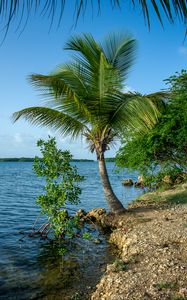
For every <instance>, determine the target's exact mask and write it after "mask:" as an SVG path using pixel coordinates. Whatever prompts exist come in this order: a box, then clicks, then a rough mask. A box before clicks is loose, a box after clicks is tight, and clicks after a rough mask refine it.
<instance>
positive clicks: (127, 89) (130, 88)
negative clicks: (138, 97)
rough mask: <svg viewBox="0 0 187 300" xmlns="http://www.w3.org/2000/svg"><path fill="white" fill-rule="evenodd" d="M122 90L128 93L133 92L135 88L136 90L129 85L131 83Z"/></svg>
mask: <svg viewBox="0 0 187 300" xmlns="http://www.w3.org/2000/svg"><path fill="white" fill-rule="evenodd" d="M122 91H123V92H124V93H128V92H131V93H133V92H135V90H134V89H133V88H132V87H131V86H129V85H126V86H125V87H124V88H123V90H122Z"/></svg>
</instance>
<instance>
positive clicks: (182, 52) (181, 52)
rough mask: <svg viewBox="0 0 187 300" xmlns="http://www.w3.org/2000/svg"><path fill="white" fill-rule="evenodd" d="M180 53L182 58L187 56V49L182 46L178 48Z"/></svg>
mask: <svg viewBox="0 0 187 300" xmlns="http://www.w3.org/2000/svg"><path fill="white" fill-rule="evenodd" d="M178 53H179V54H180V55H182V56H187V47H184V46H180V47H179V48H178Z"/></svg>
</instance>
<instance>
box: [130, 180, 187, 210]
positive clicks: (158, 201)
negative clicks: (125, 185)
mask: <svg viewBox="0 0 187 300" xmlns="http://www.w3.org/2000/svg"><path fill="white" fill-rule="evenodd" d="M186 187H187V184H186V183H185V184H181V185H178V186H177V187H176V188H175V189H171V190H167V191H164V192H163V191H158V190H157V191H156V192H151V193H146V194H144V195H142V196H140V197H139V198H137V199H136V200H135V201H134V203H137V204H138V202H139V203H141V204H142V205H144V204H146V205H162V204H187V189H186Z"/></svg>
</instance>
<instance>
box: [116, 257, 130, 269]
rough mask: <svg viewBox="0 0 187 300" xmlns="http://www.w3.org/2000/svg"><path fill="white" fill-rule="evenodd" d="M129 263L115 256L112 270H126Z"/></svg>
mask: <svg viewBox="0 0 187 300" xmlns="http://www.w3.org/2000/svg"><path fill="white" fill-rule="evenodd" d="M128 266H129V264H128V263H126V262H124V261H123V260H122V259H119V258H117V259H116V260H115V261H114V270H115V272H120V271H127V270H128Z"/></svg>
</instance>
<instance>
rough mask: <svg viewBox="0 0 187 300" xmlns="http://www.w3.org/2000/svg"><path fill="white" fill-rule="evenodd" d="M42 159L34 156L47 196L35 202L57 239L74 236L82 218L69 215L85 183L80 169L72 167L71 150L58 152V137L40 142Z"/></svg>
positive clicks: (34, 165) (36, 171)
mask: <svg viewBox="0 0 187 300" xmlns="http://www.w3.org/2000/svg"><path fill="white" fill-rule="evenodd" d="M37 146H38V147H39V148H40V151H41V154H42V158H39V157H35V159H34V164H33V169H34V171H35V173H36V174H37V175H38V176H39V177H43V178H44V179H45V181H46V185H45V194H43V195H40V196H38V198H37V200H36V203H37V204H38V205H39V206H40V208H41V213H42V214H44V215H45V216H47V219H48V224H47V226H49V227H50V228H51V229H52V230H53V232H54V235H55V236H56V237H65V236H69V237H72V236H73V235H74V234H75V232H76V228H77V226H78V224H79V218H78V217H76V216H71V217H69V216H68V212H67V209H66V208H67V204H78V203H79V202H80V199H79V195H80V194H81V189H80V187H79V186H78V183H79V182H80V181H81V180H83V176H80V175H79V174H78V172H77V168H76V167H75V166H72V165H71V164H70V161H71V159H72V155H71V154H70V152H69V151H62V150H59V149H57V145H56V141H55V138H50V137H49V140H48V141H44V140H39V141H38V142H37Z"/></svg>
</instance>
